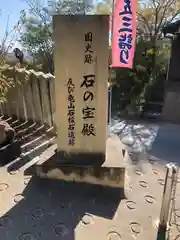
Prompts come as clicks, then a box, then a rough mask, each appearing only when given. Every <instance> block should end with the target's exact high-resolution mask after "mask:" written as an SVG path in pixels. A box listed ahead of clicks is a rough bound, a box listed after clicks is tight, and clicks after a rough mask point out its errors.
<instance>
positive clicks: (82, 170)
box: [25, 136, 125, 188]
mask: <svg viewBox="0 0 180 240" xmlns="http://www.w3.org/2000/svg"><path fill="white" fill-rule="evenodd" d="M61 156H62V155H59V153H58V152H57V146H56V145H53V146H51V147H50V148H48V149H47V150H46V151H44V153H43V154H42V155H41V156H40V160H39V161H38V163H37V164H36V165H34V166H32V167H31V168H30V169H28V172H26V173H25V174H26V175H29V174H30V175H37V176H39V177H42V178H51V179H60V180H65V181H73V182H74V181H75V182H83V183H90V184H96V185H102V186H108V187H118V188H124V179H125V166H124V161H123V158H124V156H125V150H124V147H123V144H122V143H121V141H120V140H119V138H118V137H117V136H112V137H110V138H109V139H108V140H107V147H106V158H105V162H104V163H103V164H102V165H97V164H94V163H95V162H94V159H93V157H94V155H92V164H91V165H90V161H89V160H90V159H88V164H87V161H86V159H84V162H85V164H83V162H82V160H83V159H82V158H81V161H80V162H76V161H75V162H72V159H71V161H68V162H65V160H64V158H63V157H62V158H61Z"/></svg>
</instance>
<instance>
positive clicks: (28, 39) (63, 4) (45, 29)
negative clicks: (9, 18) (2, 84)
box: [20, 0, 92, 73]
mask: <svg viewBox="0 0 180 240" xmlns="http://www.w3.org/2000/svg"><path fill="white" fill-rule="evenodd" d="M25 1H26V2H27V3H28V5H29V8H30V9H29V14H27V13H26V12H25V11H24V10H23V11H22V12H21V22H22V24H23V26H24V28H23V31H22V34H21V40H20V41H21V43H22V45H23V46H24V47H25V48H26V49H27V50H28V52H29V53H30V55H31V56H32V57H33V58H34V64H33V65H34V67H35V66H36V67H35V68H36V69H37V66H39V67H40V68H41V70H42V71H43V72H51V73H54V63H53V39H52V14H78V13H86V12H90V11H91V9H92V2H91V0H86V1H78V0H72V1H62V0H59V1H55V0H52V1H49V5H48V6H46V7H45V6H44V5H43V4H42V3H41V1H40V0H25Z"/></svg>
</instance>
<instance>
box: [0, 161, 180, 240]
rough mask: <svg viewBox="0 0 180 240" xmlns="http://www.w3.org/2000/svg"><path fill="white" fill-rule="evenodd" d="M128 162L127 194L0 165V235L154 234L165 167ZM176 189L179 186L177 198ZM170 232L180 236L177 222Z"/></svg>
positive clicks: (114, 239) (6, 239)
mask: <svg viewBox="0 0 180 240" xmlns="http://www.w3.org/2000/svg"><path fill="white" fill-rule="evenodd" d="M126 161H127V162H126V165H127V175H126V189H125V197H124V196H123V194H121V192H120V191H119V190H118V189H105V188H102V187H97V186H92V185H88V184H77V183H65V182H62V181H54V180H43V179H41V180H40V179H38V178H31V177H27V176H26V177H25V176H24V175H23V171H14V172H7V169H6V168H5V167H4V168H1V169H0V200H1V204H0V217H1V218H0V239H3V240H16V239H20V240H36V239H37V240H41V239H43V240H49V239H51V240H53V239H66V240H84V239H85V240H92V239H100V240H106V239H107V240H120V239H125V240H130V239H131V240H132V239H138V240H141V239H143V240H144V239H147V240H153V239H158V238H157V228H156V225H155V224H156V220H157V219H158V218H159V212H160V206H161V197H162V192H163V179H164V167H163V166H161V164H159V163H158V162H156V163H154V164H153V165H152V164H150V163H148V161H146V162H144V163H142V164H141V170H140V167H138V168H137V166H136V165H132V164H131V163H130V162H129V160H128V159H127V160H126ZM159 166H161V167H159ZM179 190H180V187H179V185H178V194H177V198H178V199H179V197H180V191H179ZM178 204H180V201H179V200H178ZM178 207H179V205H178ZM178 211H179V210H177V215H178V213H179V212H178ZM179 215H180V214H179ZM179 217H180V216H179ZM171 233H172V234H171V235H170V239H172V240H175V239H179V238H178V237H177V238H176V236H178V232H177V231H176V229H175V226H173V227H172V231H171Z"/></svg>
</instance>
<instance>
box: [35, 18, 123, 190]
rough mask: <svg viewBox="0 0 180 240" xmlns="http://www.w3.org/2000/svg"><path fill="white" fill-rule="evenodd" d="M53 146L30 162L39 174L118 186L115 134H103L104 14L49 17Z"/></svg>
mask: <svg viewBox="0 0 180 240" xmlns="http://www.w3.org/2000/svg"><path fill="white" fill-rule="evenodd" d="M53 26H54V27H53V29H54V45H55V46H54V60H55V99H56V116H55V119H56V129H57V146H52V147H51V148H49V149H47V151H45V153H44V154H43V155H42V156H41V160H40V161H39V162H38V164H37V165H36V168H37V172H38V174H39V176H41V177H50V178H58V179H63V180H67V181H79V182H89V183H93V184H100V185H106V186H115V187H123V186H124V175H125V168H124V164H123V154H122V152H123V151H122V150H123V149H122V144H121V142H120V140H119V138H118V137H116V136H114V137H111V138H109V139H108V129H107V125H108V74H109V73H108V60H109V16H108V15H99V16H98V15H89V16H87V15H76V16H61V15H57V16H54V18H53Z"/></svg>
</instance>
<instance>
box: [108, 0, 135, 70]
mask: <svg viewBox="0 0 180 240" xmlns="http://www.w3.org/2000/svg"><path fill="white" fill-rule="evenodd" d="M136 6H137V0H116V1H115V6H114V12H113V27H112V65H111V67H123V68H132V67H133V60H134V53H135V46H136Z"/></svg>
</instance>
